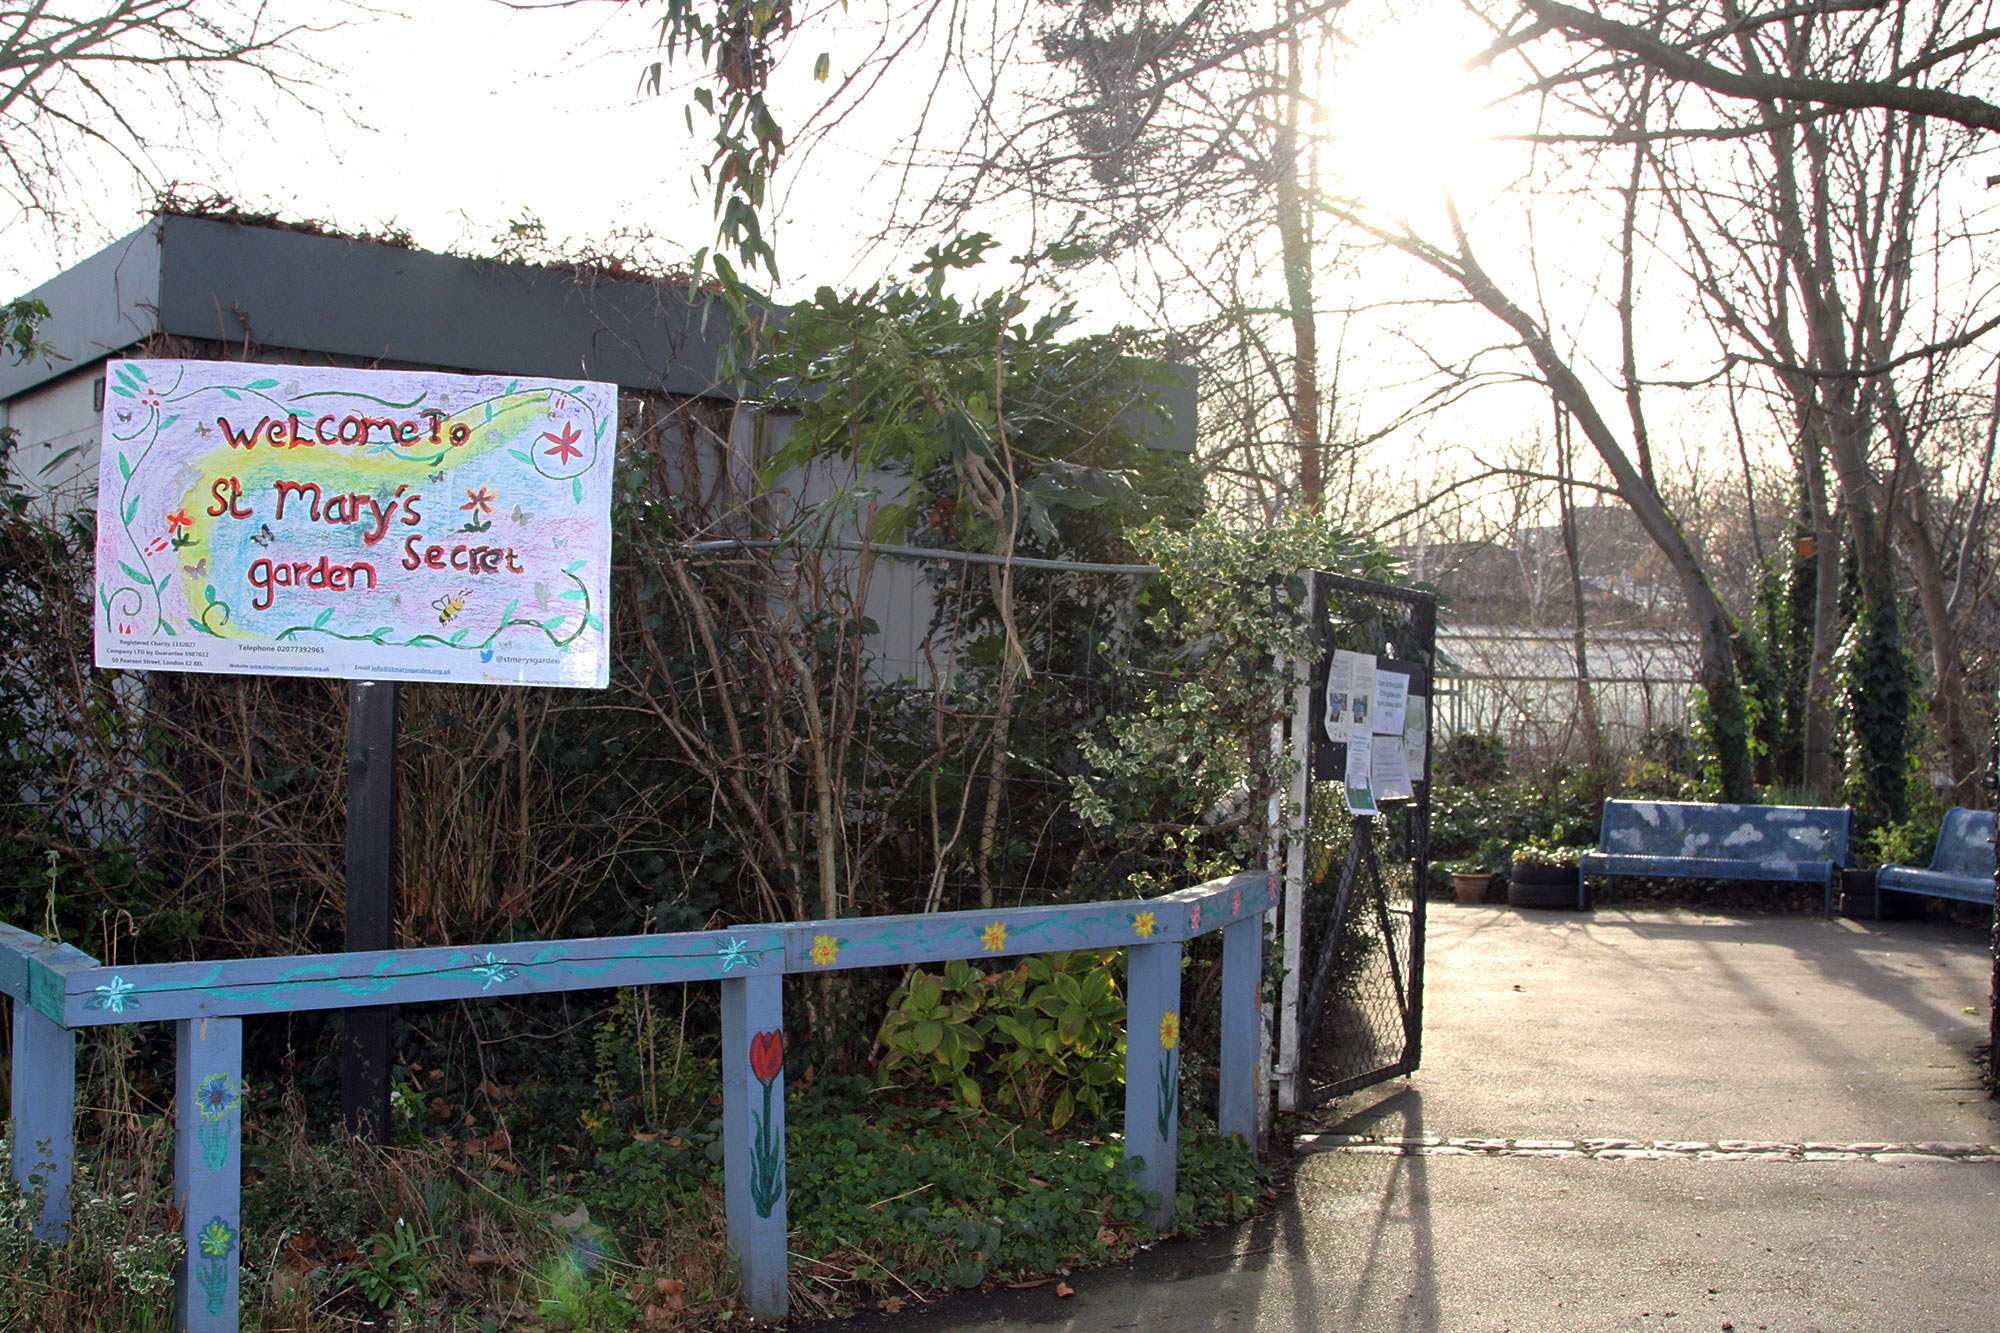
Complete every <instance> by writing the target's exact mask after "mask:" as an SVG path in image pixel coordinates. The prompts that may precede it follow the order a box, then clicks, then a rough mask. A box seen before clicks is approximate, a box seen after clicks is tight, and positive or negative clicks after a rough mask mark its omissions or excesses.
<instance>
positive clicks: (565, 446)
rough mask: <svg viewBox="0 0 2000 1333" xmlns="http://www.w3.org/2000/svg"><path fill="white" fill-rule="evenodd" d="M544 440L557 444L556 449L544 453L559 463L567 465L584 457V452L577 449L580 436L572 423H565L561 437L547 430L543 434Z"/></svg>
mask: <svg viewBox="0 0 2000 1333" xmlns="http://www.w3.org/2000/svg"><path fill="white" fill-rule="evenodd" d="M542 438H543V439H545V440H554V441H555V442H556V447H555V448H553V449H544V450H543V451H542V452H543V453H545V454H547V455H548V456H549V457H551V458H553V459H555V460H556V462H558V463H567V462H569V460H570V459H572V458H582V457H583V450H581V449H579V448H577V447H576V442H577V440H578V439H579V438H580V436H579V435H578V433H577V429H576V426H575V425H574V424H572V423H568V422H565V423H564V425H563V433H562V434H560V435H557V434H556V433H555V432H553V431H546V430H545V431H543V432H542Z"/></svg>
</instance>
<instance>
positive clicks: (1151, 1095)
mask: <svg viewBox="0 0 2000 1333" xmlns="http://www.w3.org/2000/svg"><path fill="white" fill-rule="evenodd" d="M1180 1094H1181V946H1180V945H1179V944H1173V943H1167V944H1135V945H1133V946H1132V947H1131V949H1130V951H1129V952H1128V955H1127V962H1126V978H1125V1155H1126V1156H1127V1157H1128V1158H1137V1159H1139V1169H1138V1172H1137V1178H1138V1181H1139V1188H1140V1189H1143V1190H1157V1191H1159V1195H1160V1206H1159V1207H1157V1208H1152V1209H1149V1210H1147V1213H1146V1221H1147V1222H1149V1223H1151V1224H1152V1225H1153V1226H1154V1227H1163V1226H1165V1225H1166V1224H1167V1223H1168V1222H1170V1221H1172V1220H1173V1216H1174V1188H1175V1174H1174V1173H1175V1165H1176V1163H1175V1152H1176V1151H1177V1149H1178V1147H1179V1143H1180V1125H1179V1121H1180Z"/></svg>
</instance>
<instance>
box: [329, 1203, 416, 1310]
mask: <svg viewBox="0 0 2000 1333" xmlns="http://www.w3.org/2000/svg"><path fill="white" fill-rule="evenodd" d="M437 1239H438V1238H437V1237H436V1236H435V1235H431V1234H429V1233H425V1232H420V1231H418V1230H417V1228H415V1227H413V1226H411V1225H410V1224H409V1223H408V1222H406V1221H404V1220H403V1219H402V1218H400V1217H399V1218H397V1219H396V1222H395V1225H394V1226H392V1227H391V1228H390V1229H389V1230H388V1231H378V1232H377V1233H375V1235H373V1236H371V1237H369V1238H368V1241H367V1242H366V1250H367V1257H365V1258H363V1259H362V1260H361V1261H360V1262H359V1263H357V1264H355V1265H354V1266H353V1267H352V1268H351V1269H349V1270H348V1280H349V1281H351V1282H352V1283H353V1284H354V1289H355V1290H356V1291H359V1292H360V1293H361V1294H362V1295H363V1296H366V1297H367V1298H368V1299H369V1300H370V1301H372V1302H373V1303H374V1304H375V1306H376V1308H378V1309H382V1310H387V1309H390V1308H391V1307H393V1306H395V1305H397V1304H400V1303H401V1302H403V1301H406V1300H421V1299H422V1298H423V1297H425V1296H427V1295H429V1294H430V1289H431V1279H432V1272H431V1255H430V1247H431V1246H432V1245H434V1244H436V1243H437Z"/></svg>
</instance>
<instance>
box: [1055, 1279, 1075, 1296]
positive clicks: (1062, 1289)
mask: <svg viewBox="0 0 2000 1333" xmlns="http://www.w3.org/2000/svg"><path fill="white" fill-rule="evenodd" d="M1074 1295H1076V1293H1075V1292H1074V1291H1072V1290H1071V1289H1070V1285H1069V1283H1067V1282H1058V1283H1056V1299H1057V1300H1061V1299H1062V1298H1063V1297H1065V1296H1074Z"/></svg>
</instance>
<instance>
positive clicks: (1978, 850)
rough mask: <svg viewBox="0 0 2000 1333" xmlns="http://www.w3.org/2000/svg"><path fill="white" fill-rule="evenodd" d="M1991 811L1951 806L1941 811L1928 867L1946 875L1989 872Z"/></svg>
mask: <svg viewBox="0 0 2000 1333" xmlns="http://www.w3.org/2000/svg"><path fill="white" fill-rule="evenodd" d="M1993 823H1994V821H1993V812H1992V811H1991V810H1967V809H1964V808H1963V807H1958V806H1955V807H1953V808H1952V809H1950V810H1947V811H1945V812H1944V827H1943V828H1941V829H1939V830H1938V844H1937V854H1936V855H1935V856H1933V857H1931V869H1932V870H1936V871H1940V872H1942V873H1943V874H1947V875H1971V876H1973V877H1974V878H1978V879H1989V878H1991V877H1992V875H1993Z"/></svg>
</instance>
